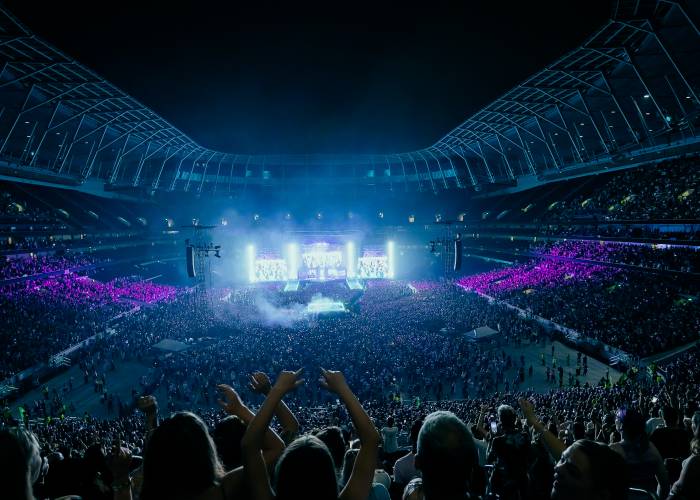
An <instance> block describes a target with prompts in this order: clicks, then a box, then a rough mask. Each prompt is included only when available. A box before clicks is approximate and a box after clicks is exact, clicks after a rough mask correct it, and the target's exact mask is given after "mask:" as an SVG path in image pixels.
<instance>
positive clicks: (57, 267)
mask: <svg viewBox="0 0 700 500" xmlns="http://www.w3.org/2000/svg"><path fill="white" fill-rule="evenodd" d="M92 263H94V259H92V258H90V257H88V256H82V255H80V256H65V257H56V256H42V255H32V256H29V257H17V258H5V260H4V262H2V265H0V280H6V279H13V278H21V277H23V276H34V275H37V274H43V273H51V272H55V271H61V270H65V269H70V268H73V267H80V266H87V265H90V264H92Z"/></svg>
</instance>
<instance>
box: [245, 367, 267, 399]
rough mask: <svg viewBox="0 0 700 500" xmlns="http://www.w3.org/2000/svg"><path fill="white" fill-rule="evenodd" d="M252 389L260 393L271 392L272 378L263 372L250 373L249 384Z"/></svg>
mask: <svg viewBox="0 0 700 500" xmlns="http://www.w3.org/2000/svg"><path fill="white" fill-rule="evenodd" d="M248 387H250V390H251V391H253V392H257V393H258V394H264V395H266V396H267V393H268V392H270V389H271V388H272V384H270V378H269V377H268V376H267V375H266V374H264V373H263V372H254V373H252V374H251V375H250V384H248Z"/></svg>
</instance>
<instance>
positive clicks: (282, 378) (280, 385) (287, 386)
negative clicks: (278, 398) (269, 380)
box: [273, 368, 304, 394]
mask: <svg viewBox="0 0 700 500" xmlns="http://www.w3.org/2000/svg"><path fill="white" fill-rule="evenodd" d="M303 372H304V369H303V368H299V369H298V370H297V371H295V372H292V371H283V372H280V374H279V376H278V377H277V380H276V381H275V385H274V386H273V389H277V390H279V391H281V392H282V393H283V394H286V393H288V392H291V391H293V390H294V389H296V388H297V387H299V386H300V385H303V384H304V379H303V378H299V377H301V374H302V373H303Z"/></svg>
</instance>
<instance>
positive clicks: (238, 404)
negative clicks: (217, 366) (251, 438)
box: [216, 384, 284, 465]
mask: <svg viewBox="0 0 700 500" xmlns="http://www.w3.org/2000/svg"><path fill="white" fill-rule="evenodd" d="M216 387H217V389H219V391H221V394H222V395H223V397H224V399H219V406H221V407H222V408H223V409H224V411H225V412H226V413H228V414H229V415H235V416H236V417H238V418H240V419H241V420H243V422H245V424H246V425H249V424H250V422H251V420H253V416H254V415H253V412H252V411H250V409H249V408H248V407H247V406H246V405H245V404H244V403H243V401H242V400H241V397H240V396H239V395H238V393H237V392H236V391H235V389H234V388H233V387H231V386H230V385H226V384H219V385H217V386H216ZM283 451H284V442H283V441H282V439H281V438H280V437H279V436H278V435H277V433H276V432H275V431H273V430H272V429H270V427H269V426H268V428H267V430H266V432H265V436H264V438H263V443H262V452H263V458H264V459H265V463H266V464H268V465H270V464H273V463H274V462H275V461H276V460H277V459H278V458H279V457H280V455H281V454H282V452H283Z"/></svg>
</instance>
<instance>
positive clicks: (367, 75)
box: [4, 0, 611, 153]
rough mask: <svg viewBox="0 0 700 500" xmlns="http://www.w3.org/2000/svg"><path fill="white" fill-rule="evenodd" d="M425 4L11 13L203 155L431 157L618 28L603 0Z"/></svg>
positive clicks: (28, 4) (160, 6) (127, 5)
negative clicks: (453, 135) (591, 38)
mask: <svg viewBox="0 0 700 500" xmlns="http://www.w3.org/2000/svg"><path fill="white" fill-rule="evenodd" d="M110 4H111V5H110ZM292 4H293V5H292ZM298 4H301V5H298ZM420 4H423V6H422V7H407V6H406V5H407V3H403V2H391V3H389V2H387V3H380V2H374V3H372V4H365V5H361V4H359V3H357V2H343V3H339V2H327V3H326V4H310V3H305V2H286V3H284V4H282V5H284V7H281V6H279V5H277V4H275V3H272V2H207V1H198V2H186V3H184V2H183V4H182V5H180V3H179V2H151V1H146V0H142V1H141V2H137V3H136V2H133V3H132V2H90V3H82V2H71V1H65V2H47V1H46V0H11V1H5V2H4V5H5V6H6V7H7V8H8V9H9V10H10V11H11V12H12V13H14V14H15V15H16V16H17V17H18V18H19V19H20V21H22V22H23V23H24V24H25V25H27V26H28V27H29V28H30V29H32V30H33V31H34V32H36V33H37V34H38V35H39V36H41V37H42V38H44V39H46V40H47V41H49V42H50V43H52V44H54V45H55V46H57V47H58V48H59V49H61V50H63V51H64V52H66V53H68V54H69V55H71V56H73V57H75V58H76V59H78V60H79V61H81V62H82V63H84V64H85V65H87V66H88V67H90V68H92V69H94V70H95V71H97V72H98V73H99V74H101V75H102V76H104V77H105V78H107V79H108V80H110V81H111V82H112V83H114V84H116V85H117V86H118V87H120V88H122V89H123V90H125V91H126V92H128V93H129V94H131V95H132V96H134V97H136V98H137V99H139V100H140V101H142V102H143V103H144V104H146V105H147V106H149V107H151V108H152V109H153V110H155V111H156V112H157V113H159V114H160V115H161V116H163V117H164V118H166V119H167V120H169V121H170V122H172V123H173V124H174V125H175V126H177V127H178V128H180V129H181V130H182V131H183V132H185V133H187V134H188V135H190V137H192V138H193V139H194V140H195V141H197V142H198V143H200V144H201V145H203V146H207V147H211V148H215V149H219V150H222V151H227V152H234V153H334V152H335V153H393V152H401V151H409V150H414V149H419V148H422V147H425V146H428V145H430V144H432V143H434V142H435V141H437V140H438V139H439V138H440V137H442V136H443V135H444V134H445V133H447V132H448V131H449V130H451V129H452V128H454V127H455V126H457V125H458V124H459V123H460V122H462V121H463V120H464V119H466V118H467V117H468V116H469V115H470V114H471V113H473V112H475V111H477V110H478V109H479V108H480V107H481V106H483V105H485V104H487V103H488V102H490V101H491V100H492V99H494V98H495V97H497V96H498V95H500V94H501V93H503V92H505V91H506V90H508V89H509V88H511V87H512V86H513V85H515V84H517V83H518V82H520V81H522V80H523V79H525V78H526V77H528V76H529V75H531V74H532V73H533V72H535V71H537V70H538V69H541V68H542V67H543V66H545V65H546V64H548V63H550V62H552V61H554V60H555V59H556V58H557V57H559V56H561V55H563V54H564V53H566V52H567V51H569V50H571V49H573V48H574V47H576V46H577V45H579V44H580V43H581V42H583V41H584V40H585V38H586V37H587V36H588V35H590V34H591V33H592V32H593V31H594V30H595V29H597V28H598V27H600V26H601V25H602V24H603V23H604V22H605V20H606V19H607V18H608V17H609V16H610V13H611V3H610V2H609V1H605V0H595V1H591V0H567V1H537V2H524V1H522V2H515V1H512V2H511V1H487V2H481V1H479V2H476V1H466V0H464V1H461V2H454V3H440V2H420ZM321 5H325V6H321Z"/></svg>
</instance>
